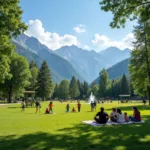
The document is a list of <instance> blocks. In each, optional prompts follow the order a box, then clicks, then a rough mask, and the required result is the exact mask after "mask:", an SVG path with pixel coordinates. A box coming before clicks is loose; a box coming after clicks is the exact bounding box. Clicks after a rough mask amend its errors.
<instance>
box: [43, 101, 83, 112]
mask: <svg viewBox="0 0 150 150" xmlns="http://www.w3.org/2000/svg"><path fill="white" fill-rule="evenodd" d="M48 107H49V108H46V110H45V114H53V102H50V103H49V105H48ZM77 109H78V112H80V110H81V103H80V102H78V103H77ZM66 112H67V113H68V112H70V105H69V104H67V105H66ZM71 112H76V110H75V108H74V107H73V108H72V110H71Z"/></svg>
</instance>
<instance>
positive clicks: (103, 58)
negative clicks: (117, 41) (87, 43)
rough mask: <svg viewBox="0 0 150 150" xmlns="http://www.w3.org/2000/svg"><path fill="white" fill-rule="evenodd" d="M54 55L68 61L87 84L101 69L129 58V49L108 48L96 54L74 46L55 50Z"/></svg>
mask: <svg viewBox="0 0 150 150" xmlns="http://www.w3.org/2000/svg"><path fill="white" fill-rule="evenodd" d="M55 53H56V54H58V55H59V56H61V57H63V58H64V59H66V60H68V61H69V62H70V63H71V64H72V66H73V67H74V68H75V69H76V71H77V72H78V73H79V74H80V75H81V76H82V77H83V78H84V79H85V80H86V81H88V82H89V83H90V82H92V81H93V80H94V79H96V77H98V75H99V72H100V70H102V69H103V68H106V69H107V68H109V67H112V66H113V65H115V64H116V63H118V62H120V61H122V60H124V59H126V58H129V57H130V50H129V49H125V50H120V49H118V48H116V47H109V48H108V49H106V50H103V51H101V52H99V53H97V52H95V51H94V50H92V51H87V50H83V49H81V48H78V47H76V46H65V47H61V48H60V49H58V50H56V51H55Z"/></svg>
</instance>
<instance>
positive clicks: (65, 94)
mask: <svg viewBox="0 0 150 150" xmlns="http://www.w3.org/2000/svg"><path fill="white" fill-rule="evenodd" d="M58 90H59V95H58V97H59V98H60V99H64V100H65V99H68V98H69V81H68V80H62V81H61V82H60V85H59V88H58Z"/></svg>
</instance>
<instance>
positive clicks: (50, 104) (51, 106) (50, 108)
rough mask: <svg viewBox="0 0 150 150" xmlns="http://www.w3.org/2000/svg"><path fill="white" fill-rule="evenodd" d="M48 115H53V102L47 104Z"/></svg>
mask: <svg viewBox="0 0 150 150" xmlns="http://www.w3.org/2000/svg"><path fill="white" fill-rule="evenodd" d="M49 113H51V114H53V102H50V103H49Z"/></svg>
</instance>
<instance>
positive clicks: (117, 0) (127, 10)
mask: <svg viewBox="0 0 150 150" xmlns="http://www.w3.org/2000/svg"><path fill="white" fill-rule="evenodd" d="M100 5H101V9H102V10H104V11H105V12H108V11H111V12H112V14H113V15H114V18H113V21H112V22H111V23H110V26H111V27H112V28H115V27H117V28H120V26H122V27H124V26H125V23H126V21H127V19H130V20H134V19H137V18H138V17H139V16H142V18H143V20H144V21H147V20H148V19H149V14H150V1H149V0H143V1H142V0H113V1H112V0H102V1H101V2H100Z"/></svg>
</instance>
